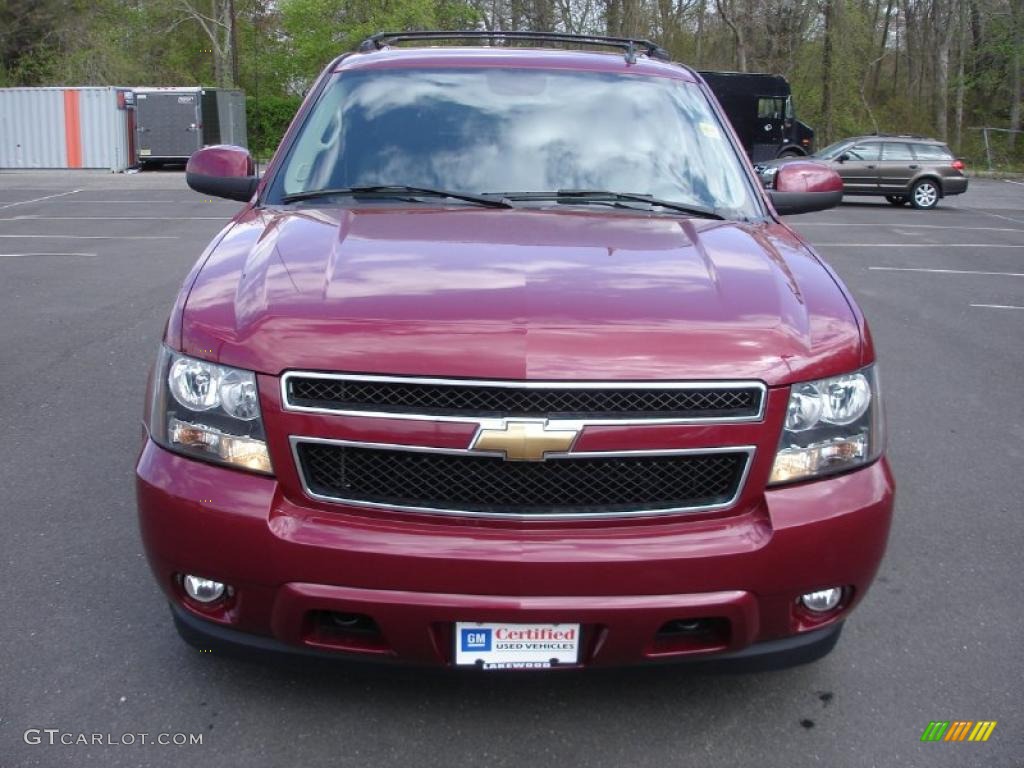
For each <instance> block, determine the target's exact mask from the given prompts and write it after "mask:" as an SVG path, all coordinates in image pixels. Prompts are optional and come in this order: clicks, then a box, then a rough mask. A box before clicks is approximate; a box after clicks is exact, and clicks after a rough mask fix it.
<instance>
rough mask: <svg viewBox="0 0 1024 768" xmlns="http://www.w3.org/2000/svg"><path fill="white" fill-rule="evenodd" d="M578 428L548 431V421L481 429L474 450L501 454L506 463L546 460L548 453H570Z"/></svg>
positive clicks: (515, 422) (517, 422)
mask: <svg viewBox="0 0 1024 768" xmlns="http://www.w3.org/2000/svg"><path fill="white" fill-rule="evenodd" d="M578 434H579V430H578V429H572V428H568V429H567V428H561V429H557V428H555V429H548V427H547V423H546V422H544V421H539V420H538V421H509V422H507V423H506V424H505V426H504V427H503V428H502V429H487V428H485V427H481V428H480V429H479V431H477V433H476V439H475V440H474V441H473V445H472V446H471V448H470V450H473V451H480V452H481V453H501V454H504V456H505V461H543V460H544V455H545V454H547V453H566V452H567V451H568V450H569V449H570V448H572V444H573V443H574V442H576V436H577V435H578Z"/></svg>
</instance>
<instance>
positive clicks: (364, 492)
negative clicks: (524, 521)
mask: <svg viewBox="0 0 1024 768" xmlns="http://www.w3.org/2000/svg"><path fill="white" fill-rule="evenodd" d="M293 446H294V450H295V455H296V459H297V462H298V466H299V470H300V472H301V473H302V476H303V480H304V483H305V485H306V487H307V489H308V491H309V492H310V493H311V494H312V495H314V496H317V497H320V498H325V499H330V500H334V501H344V502H353V503H356V504H364V505H371V506H381V507H386V508H392V509H411V510H426V511H435V512H445V513H462V514H477V515H492V516H504V517H518V518H523V517H527V518H528V517H576V516H598V517H599V516H606V515H608V516H615V515H631V514H647V513H654V512H666V511H677V510H691V511H692V510H695V509H709V508H717V507H722V506H726V505H728V504H730V503H732V502H733V501H734V500H735V498H736V496H737V495H738V494H739V492H740V489H741V486H742V482H743V478H744V477H745V474H746V470H747V467H748V464H749V461H750V456H751V453H752V449H749V448H735V449H710V450H708V451H693V452H688V451H678V452H650V453H646V454H645V453H643V452H637V453H629V454H614V453H608V454H601V453H590V454H577V455H575V456H573V455H571V454H570V455H568V456H565V457H561V458H557V459H549V460H548V461H544V462H509V461H504V460H502V459H501V458H495V457H489V456H477V455H473V454H472V453H470V452H468V451H443V452H435V451H432V450H430V449H407V448H404V447H401V446H372V447H371V446H369V445H366V444H346V443H343V442H341V441H327V440H312V439H307V438H293Z"/></svg>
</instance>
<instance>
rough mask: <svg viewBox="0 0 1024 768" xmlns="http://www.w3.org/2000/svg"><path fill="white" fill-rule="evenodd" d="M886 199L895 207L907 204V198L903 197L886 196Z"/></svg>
mask: <svg viewBox="0 0 1024 768" xmlns="http://www.w3.org/2000/svg"><path fill="white" fill-rule="evenodd" d="M885 199H886V200H888V201H889V202H890V203H892V204H893V205H906V204H907V198H905V197H904V196H903V195H886V196H885Z"/></svg>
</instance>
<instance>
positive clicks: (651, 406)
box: [283, 373, 765, 423]
mask: <svg viewBox="0 0 1024 768" xmlns="http://www.w3.org/2000/svg"><path fill="white" fill-rule="evenodd" d="M283 390H284V400H285V404H286V407H288V408H290V409H293V410H312V411H322V412H344V413H354V414H358V413H361V412H365V413H389V414H390V413H393V414H396V415H408V416H411V417H417V418H438V419H447V418H457V419H477V418H494V417H507V416H539V417H545V418H550V419H577V420H585V421H588V422H591V423H593V422H594V421H619V420H624V421H650V420H659V421H703V420H709V421H710V420H723V421H750V420H756V419H759V418H760V417H761V413H762V410H763V407H764V397H765V389H764V385H762V384H760V383H759V382H741V383H729V382H725V383H708V384H702V383H687V384H659V383H650V384H631V383H601V384H594V383H587V382H583V383H571V382H536V383H534V382H530V383H522V382H495V381H460V380H457V379H450V380H425V379H401V378H397V377H373V376H358V375H343V374H337V375H335V374H316V373H289V374H286V375H285V377H284V385H283Z"/></svg>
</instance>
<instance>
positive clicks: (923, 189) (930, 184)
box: [910, 179, 939, 210]
mask: <svg viewBox="0 0 1024 768" xmlns="http://www.w3.org/2000/svg"><path fill="white" fill-rule="evenodd" d="M910 204H911V205H912V206H914V207H915V208H919V209H921V210H928V209H929V208H934V207H935V206H936V205H938V204H939V185H938V184H936V183H935V182H934V181H932V180H931V179H921V180H920V181H919V182H917V184H915V185H914V188H913V189H912V190H911V191H910Z"/></svg>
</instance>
